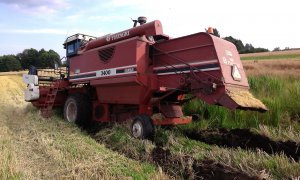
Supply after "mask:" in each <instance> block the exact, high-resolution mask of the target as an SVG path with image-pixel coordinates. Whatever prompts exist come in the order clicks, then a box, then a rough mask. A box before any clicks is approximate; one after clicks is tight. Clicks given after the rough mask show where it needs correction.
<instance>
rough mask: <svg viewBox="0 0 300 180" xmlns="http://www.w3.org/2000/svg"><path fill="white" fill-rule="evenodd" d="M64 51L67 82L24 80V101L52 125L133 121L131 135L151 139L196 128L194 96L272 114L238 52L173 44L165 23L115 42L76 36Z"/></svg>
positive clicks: (228, 46) (193, 42)
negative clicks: (157, 132)
mask: <svg viewBox="0 0 300 180" xmlns="http://www.w3.org/2000/svg"><path fill="white" fill-rule="evenodd" d="M137 23H139V24H140V25H139V26H137ZM64 48H65V49H66V56H67V66H68V67H67V72H66V76H64V75H61V76H59V78H50V77H43V76H38V75H37V73H29V74H28V75H24V76H23V79H24V82H25V83H27V84H28V88H27V90H26V92H25V100H26V101H29V102H31V103H32V104H33V105H34V106H36V107H38V108H40V109H41V115H42V116H43V117H45V118H48V117H50V116H51V114H52V109H53V108H54V107H60V108H63V109H64V118H65V119H66V120H67V121H69V122H75V123H77V124H80V125H83V124H85V123H87V122H89V121H91V120H93V121H98V122H112V121H115V122H119V121H126V120H128V119H133V122H132V126H131V128H132V129H131V130H132V135H133V136H134V137H136V138H148V137H150V136H152V134H153V132H154V126H158V125H177V124H186V123H189V122H191V120H192V117H190V116H184V114H183V112H182V107H181V105H182V104H183V103H185V102H186V101H188V100H189V99H187V98H186V97H187V96H186V95H187V94H190V96H192V98H199V99H201V100H203V101H205V102H206V103H208V104H212V105H219V106H224V107H226V108H228V109H230V110H234V109H243V110H254V111H265V110H267V108H266V106H265V105H264V104H263V103H261V101H259V100H258V99H255V98H254V97H253V96H252V95H251V94H250V92H249V91H248V90H249V84H248V80H247V77H246V75H245V72H244V69H243V66H242V63H241V61H240V57H239V54H238V52H237V49H236V47H235V45H234V44H232V43H230V42H228V41H225V40H223V39H221V38H218V37H216V36H214V35H211V34H210V33H206V32H201V33H196V34H192V35H188V36H184V37H179V38H174V39H172V38H170V37H169V36H168V35H165V34H164V33H163V29H162V24H161V22H160V21H158V20H156V21H153V22H149V23H146V18H145V17H139V18H138V20H134V27H133V28H131V29H127V30H125V31H121V32H118V33H115V34H109V35H106V36H102V37H99V38H96V37H92V36H88V35H84V34H75V35H73V36H70V37H68V38H67V39H66V40H65V42H64ZM45 79H48V80H50V83H48V84H45V83H44V82H45Z"/></svg>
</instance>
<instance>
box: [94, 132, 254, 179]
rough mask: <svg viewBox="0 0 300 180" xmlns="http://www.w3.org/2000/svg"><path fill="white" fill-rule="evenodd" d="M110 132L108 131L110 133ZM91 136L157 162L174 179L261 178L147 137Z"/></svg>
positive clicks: (129, 154)
mask: <svg viewBox="0 0 300 180" xmlns="http://www.w3.org/2000/svg"><path fill="white" fill-rule="evenodd" d="M104 131H105V130H104ZM111 133H112V132H110V131H108V132H107V134H111ZM115 133H116V132H115ZM112 136H113V135H112ZM91 137H93V138H94V139H95V140H96V141H98V142H99V143H101V144H105V145H106V147H108V148H110V149H111V150H113V151H117V152H118V153H121V154H123V155H125V156H126V157H127V158H131V159H134V160H138V161H140V162H148V163H150V164H154V165H157V166H159V167H161V168H162V170H163V172H164V173H165V174H167V175H169V176H170V177H172V178H175V179H182V178H184V179H258V178H257V177H252V176H250V175H248V174H246V173H245V172H242V171H240V170H238V169H235V168H232V167H230V166H226V165H223V164H220V163H218V162H216V161H214V160H208V159H206V160H196V159H195V158H193V157H192V156H189V155H185V154H177V153H171V152H170V150H169V149H166V148H162V147H161V146H155V145H153V144H152V143H151V145H149V144H148V145H147V143H150V142H147V141H143V140H137V139H132V140H129V139H128V140H126V143H125V144H119V145H117V144H116V142H113V140H112V139H114V138H112V139H111V138H108V137H103V136H99V135H91ZM120 138H122V137H120ZM130 144H131V145H130ZM132 144H135V146H132ZM150 146H151V147H150Z"/></svg>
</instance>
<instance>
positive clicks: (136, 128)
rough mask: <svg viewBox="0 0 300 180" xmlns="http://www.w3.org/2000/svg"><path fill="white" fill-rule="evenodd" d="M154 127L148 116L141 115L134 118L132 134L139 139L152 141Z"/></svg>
mask: <svg viewBox="0 0 300 180" xmlns="http://www.w3.org/2000/svg"><path fill="white" fill-rule="evenodd" d="M153 130H154V128H153V125H152V122H151V118H150V117H149V116H147V115H139V116H137V117H135V118H134V120H133V123H132V125H131V134H132V136H133V137H135V138H138V139H150V138H152V137H153Z"/></svg>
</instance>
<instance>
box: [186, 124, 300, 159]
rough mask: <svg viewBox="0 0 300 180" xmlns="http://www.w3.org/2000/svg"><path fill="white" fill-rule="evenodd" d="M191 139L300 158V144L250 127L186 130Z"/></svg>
mask: <svg viewBox="0 0 300 180" xmlns="http://www.w3.org/2000/svg"><path fill="white" fill-rule="evenodd" d="M183 134H184V135H185V136H187V137H188V138H190V139H193V140H197V141H201V142H205V143H207V144H213V145H218V146H224V147H231V148H237V147H240V148H242V149H251V150H256V149H260V150H263V151H265V152H266V153H268V154H280V153H284V154H285V155H286V156H288V157H290V158H293V159H294V160H295V161H299V160H300V144H297V143H296V142H293V141H274V140H272V139H270V138H269V137H266V136H263V135H260V134H255V133H252V132H251V131H250V129H232V130H226V129H223V128H221V129H210V130H201V131H200V130H199V131H185V132H183Z"/></svg>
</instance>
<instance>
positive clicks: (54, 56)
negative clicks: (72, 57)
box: [49, 49, 62, 66]
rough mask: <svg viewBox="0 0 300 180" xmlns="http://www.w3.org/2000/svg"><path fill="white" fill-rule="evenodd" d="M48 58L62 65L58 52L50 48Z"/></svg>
mask: <svg viewBox="0 0 300 180" xmlns="http://www.w3.org/2000/svg"><path fill="white" fill-rule="evenodd" d="M49 58H50V61H51V62H53V63H54V64H57V65H58V66H61V65H62V63H61V60H60V56H59V54H58V53H57V52H55V51H53V50H52V49H50V50H49Z"/></svg>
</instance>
